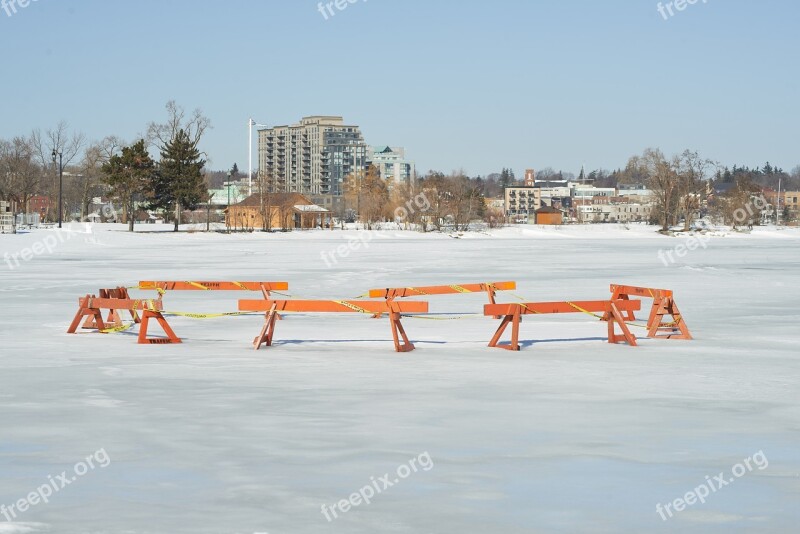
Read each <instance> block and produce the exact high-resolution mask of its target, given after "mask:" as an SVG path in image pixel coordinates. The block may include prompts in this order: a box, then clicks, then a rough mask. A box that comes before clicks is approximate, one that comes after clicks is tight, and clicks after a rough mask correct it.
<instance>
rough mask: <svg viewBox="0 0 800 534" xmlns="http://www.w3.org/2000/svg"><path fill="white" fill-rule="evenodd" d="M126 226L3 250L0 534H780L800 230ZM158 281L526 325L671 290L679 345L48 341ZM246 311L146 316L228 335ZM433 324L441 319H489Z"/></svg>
mask: <svg viewBox="0 0 800 534" xmlns="http://www.w3.org/2000/svg"><path fill="white" fill-rule="evenodd" d="M150 228H151V227H147V228H145V227H142V228H141V229H142V230H145V229H150ZM162 229H167V227H163V228H162ZM122 230H123V228H122V227H119V226H113V225H100V226H95V227H94V228H93V229H92V233H90V234H89V233H84V232H86V229H85V228H84V227H83V226H77V225H75V226H73V227H72V232H71V233H66V234H61V235H59V234H57V233H56V231H55V230H35V231H32V232H29V233H26V234H20V235H11V236H9V235H0V256H2V259H3V263H2V264H0V375H1V376H2V388H1V389H0V403H1V406H2V410H0V472H2V476H0V504H2V505H3V506H4V508H2V509H0V513H2V512H3V511H5V514H7V515H8V516H9V517H11V518H12V519H14V521H13V522H9V521H7V519H8V517H4V516H3V515H0V533H2V534H7V533H15V534H16V533H38V532H52V533H65V534H73V533H127V534H151V533H158V534H162V533H163V534H176V533H178V534H182V533H209V534H237V533H238V534H253V533H269V534H294V533H325V532H336V533H339V532H341V533H376V532H387V533H456V532H459V533H460V532H463V533H510V534H516V533H538V532H542V533H544V532H563V533H576V532H726V533H730V532H787V533H788V532H797V528H798V524H800V505H798V503H799V502H800V448H799V447H798V445H800V407H798V399H800V350H798V349H799V348H800V328H799V326H798V325H800V309H799V308H798V305H800V277H799V276H798V275H800V231H798V230H797V229H787V230H781V231H777V230H775V229H772V230H770V229H756V230H754V231H753V232H752V233H751V234H734V233H725V232H717V233H718V235H716V236H713V237H710V238H705V237H704V239H707V240H705V241H702V242H697V243H695V250H688V249H676V248H675V247H676V246H677V245H679V244H686V243H687V240H686V238H675V237H665V236H660V235H658V234H656V233H655V230H654V228H653V227H638V226H634V227H631V228H629V229H626V228H623V227H616V226H613V225H608V226H605V225H603V226H592V227H572V228H546V229H544V228H537V227H515V228H509V229H504V230H499V231H492V232H491V233H475V234H466V235H464V236H462V237H461V238H459V239H454V238H453V237H452V236H448V235H442V234H425V235H422V234H418V233H411V232H400V231H385V232H372V233H368V234H367V233H357V232H342V231H338V230H337V231H334V232H331V231H311V232H294V233H290V234H271V235H266V234H247V235H245V234H241V235H222V234H204V233H186V232H182V233H180V234H172V233H170V232H156V233H136V234H134V235H130V234H127V233H125V232H123V231H122ZM48 236H49V239H48ZM54 237H55V239H54ZM53 241H56V244H55V245H54V246H53ZM37 245H38V246H37ZM48 245H50V246H48ZM340 245H349V247H344V248H345V249H346V251H347V255H346V256H345V255H343V254H341V253H339V252H337V247H339V246H340ZM690 248H691V247H690ZM48 249H50V250H48ZM25 250H27V251H28V253H27V254H25V257H27V258H28V259H27V260H26V259H23V256H21V254H22V252H23V251H25ZM37 250H38V251H39V253H37V252H36V251H37ZM340 250H342V249H340ZM659 251H661V252H662V254H661V255H659ZM668 251H671V252H673V255H672V258H673V260H674V261H670V260H669V256H668V255H667V254H666V252H668ZM679 252H682V253H683V254H679ZM14 254H16V260H14V259H13V256H12V255H14ZM323 255H324V257H325V258H327V259H323ZM665 258H666V259H665ZM15 262H16V263H15ZM153 279H155V280H159V279H167V280H186V281H190V280H215V279H218V280H237V281H242V280H277V281H284V280H285V281H288V282H289V283H290V290H289V293H291V294H292V295H293V296H295V297H297V298H325V299H342V298H349V297H356V296H358V295H361V294H363V293H364V292H365V291H366V290H368V289H370V288H373V287H387V286H421V285H435V284H454V283H467V282H484V281H504V280H515V281H517V283H518V288H519V289H518V290H517V291H516V292H515V293H516V294H518V295H520V296H522V297H524V298H525V299H527V300H530V301H537V300H538V301H549V300H579V299H583V300H590V299H607V298H608V297H609V284H611V283H625V284H631V285H644V286H652V287H665V288H670V289H673V290H674V291H675V292H676V297H677V302H678V304H679V305H680V308H681V311H682V312H683V314H684V316H685V317H686V320H687V322H688V326H689V327H690V328H691V330H692V334H693V335H694V336H695V340H694V341H678V340H649V339H646V338H644V337H643V332H642V331H641V329H634V332H635V333H637V334H639V335H640V336H642V337H640V346H639V347H636V348H633V347H628V346H626V345H609V344H607V343H606V342H605V338H604V335H605V325H604V324H602V323H599V322H598V321H596V320H595V319H593V318H592V317H589V316H586V315H582V314H572V315H552V316H542V317H527V318H525V320H524V321H523V323H522V328H521V338H522V339H523V340H525V342H524V343H523V348H522V350H521V351H520V352H517V353H512V352H509V351H503V350H499V349H490V348H488V347H487V346H486V345H487V343H488V341H489V339H490V338H491V336H492V334H493V332H494V330H495V329H496V327H497V323H498V321H496V320H493V319H491V318H485V317H482V316H467V317H464V318H461V319H458V320H455V319H454V320H441V321H434V320H423V319H415V318H407V319H405V320H404V321H403V323H404V325H405V328H406V330H407V332H408V334H409V336H410V337H411V338H412V340H413V341H414V343H415V344H416V346H417V350H416V351H414V352H411V353H407V354H397V353H395V352H394V351H393V349H392V341H391V333H390V330H389V324H388V320H387V319H385V318H384V319H382V320H373V319H370V318H368V317H365V316H362V315H358V314H341V315H291V316H288V317H287V318H286V319H285V320H283V321H281V322H279V323H278V324H277V330H276V344H275V346H274V347H272V348H269V349H267V350H262V351H259V352H255V351H253V350H252V348H251V346H250V342H251V340H252V338H253V337H254V336H255V335H256V334H257V333H258V330H259V329H260V327H261V324H262V322H263V318H262V317H261V316H258V315H253V316H244V317H224V318H217V319H207V320H195V319H189V318H185V317H170V318H169V321H170V324H171V325H172V326H173V328H174V329H175V331H176V333H177V334H178V335H179V336H181V337H182V338H183V339H184V344H181V345H162V346H156V345H153V346H140V345H137V344H136V337H135V336H136V332H137V331H136V330H135V329H132V330H128V331H126V332H122V333H116V334H108V335H100V334H96V333H89V332H83V333H81V334H80V335H73V336H70V335H67V334H66V333H65V331H66V329H67V326H68V324H69V323H70V321H71V319H72V317H73V315H74V313H75V311H76V309H77V298H78V296H80V295H85V294H86V293H96V292H97V290H98V289H99V288H101V287H114V286H117V285H126V286H130V285H134V284H136V283H137V282H138V281H139V280H153ZM133 294H135V295H141V296H154V295H153V293H146V292H134V293H133ZM247 296H250V295H247ZM243 297H245V295H243V294H241V293H234V292H173V293H168V294H167V295H166V296H165V297H164V302H165V306H166V308H167V309H168V310H171V311H185V312H225V311H235V310H236V300H237V299H238V298H243ZM428 300H429V302H430V306H431V312H432V313H435V314H448V313H455V314H462V313H478V312H481V311H482V306H483V304H484V297H483V296H481V295H455V296H444V297H441V296H437V297H430V298H428ZM500 300H501V301H515V300H516V299H515V298H514V297H513V296H511V295H508V294H502V293H501V294H500ZM645 306H647V304H645ZM639 315H640V318H641V316H642V315H645V314H643V313H640V314H639ZM436 316H437V317H446V315H436ZM153 332H154V333H159V332H158V329H157V328H153ZM87 458H92V460H91V461H90V460H87ZM745 460H747V462H745ZM90 464H91V465H90ZM64 472H66V480H65V479H64ZM720 473H722V474H723V477H722V478H723V480H725V481H726V483H725V484H724V485H723V484H721V483H720V482H716V484H715V483H714V479H715V477H717V476H719V474H720ZM386 474H388V475H389V476H388V477H386ZM72 479H74V480H72ZM51 481H52V482H51ZM67 482H68V483H67ZM387 482H388V483H389V484H391V486H390V487H389V486H386V483H387ZM708 484H712V486H711V487H712V488H713V491H711V490H709V489H708V488H709V485H708ZM48 486H49V487H50V488H51V489H50V490H47V489H42V488H43V487H45V488H46V487H48ZM701 486H702V487H704V488H705V490H703V489H700V487H701ZM717 486H719V487H717ZM53 488H56V489H53ZM366 488H372V490H366ZM376 488H378V489H376ZM48 492H49V493H51V494H52V495H46V494H47V493H48ZM370 492H371V493H373V494H374V495H372V496H370V495H369V493H370ZM704 493H707V494H708V495H707V496H705V495H703V494H704ZM43 494H45V496H46V497H47V501H49V502H43V501H42V495H43ZM353 494H356V495H353ZM687 494H688V495H687ZM692 495H694V497H695V498H694V499H693V498H692ZM699 496H703V498H702V501H705V502H701V501H700V500H697V497H699ZM366 497H368V498H369V499H368V500H369V501H370V502H369V503H367V502H365V498H366ZM677 499H682V501H679V502H678V503H676V502H675V501H676V500H677ZM34 501H36V502H34ZM690 501H694V502H690ZM681 502H682V503H683V506H682V505H681ZM356 503H358V504H356ZM323 505H325V506H326V507H327V508H326V509H327V512H326V511H325V510H326V509H323V508H322V507H323ZM657 505H661V506H662V507H663V506H666V505H669V508H667V511H666V512H664V511H663V510H664V508H662V512H658V511H657ZM9 507H11V511H9ZM331 509H332V510H333V512H335V513H336V515H335V516H334V515H333V512H331ZM23 510H24V511H23ZM12 512H13V514H15V516H13V517H12ZM326 514H327V518H326ZM328 519H331V520H330V521H329V520H328Z"/></svg>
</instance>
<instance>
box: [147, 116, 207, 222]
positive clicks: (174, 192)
mask: <svg viewBox="0 0 800 534" xmlns="http://www.w3.org/2000/svg"><path fill="white" fill-rule="evenodd" d="M205 164H206V162H205V160H203V159H201V155H200V151H199V150H198V149H197V145H196V144H195V143H194V142H193V141H192V139H191V138H190V137H189V134H188V133H187V132H186V131H185V130H183V129H181V130H178V132H177V133H176V134H175V137H174V138H173V139H172V140H171V141H169V142H168V143H167V144H166V146H164V148H163V149H162V151H161V162H160V163H159V169H158V172H157V173H155V175H154V178H153V181H152V184H151V191H150V193H151V195H152V197H151V202H150V203H151V205H152V206H153V207H154V208H161V209H166V210H171V209H174V210H175V231H176V232H177V231H178V226H179V225H180V222H181V217H180V214H181V210H182V209H189V210H193V209H196V208H197V206H198V204H200V203H201V202H204V201H206V200H207V197H208V191H207V190H206V184H205V180H204V179H203V175H202V172H201V171H202V169H203V166H205Z"/></svg>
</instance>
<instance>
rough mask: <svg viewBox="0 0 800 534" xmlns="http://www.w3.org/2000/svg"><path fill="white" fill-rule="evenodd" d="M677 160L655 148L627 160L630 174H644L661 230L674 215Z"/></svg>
mask: <svg viewBox="0 0 800 534" xmlns="http://www.w3.org/2000/svg"><path fill="white" fill-rule="evenodd" d="M678 166H679V160H678V159H677V158H674V159H673V160H672V161H669V160H667V158H666V157H664V154H663V152H661V150H659V149H657V148H648V149H646V150H645V151H644V152H643V153H642V155H641V156H634V157H632V158H631V159H630V160H629V161H628V168H629V170H630V172H631V174H634V173H635V174H638V175H640V176H646V177H647V182H648V183H649V185H650V189H651V190H652V191H653V194H654V196H655V199H656V209H655V210H654V211H655V215H656V217H657V220H658V221H659V222H660V223H661V231H662V232H666V231H667V230H668V229H669V226H670V223H671V222H672V221H673V219H674V216H675V205H676V204H677V200H676V198H675V197H676V194H677V192H678V174H677V172H676V169H677V168H678Z"/></svg>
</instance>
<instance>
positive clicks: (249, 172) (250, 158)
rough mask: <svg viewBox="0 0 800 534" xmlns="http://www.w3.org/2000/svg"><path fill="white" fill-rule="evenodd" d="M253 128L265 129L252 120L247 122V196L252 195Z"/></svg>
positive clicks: (264, 125) (262, 125) (265, 126)
mask: <svg viewBox="0 0 800 534" xmlns="http://www.w3.org/2000/svg"><path fill="white" fill-rule="evenodd" d="M253 126H257V127H264V128H267V125H266V124H260V123H258V122H256V121H254V120H253V119H252V118H251V119H248V120H247V131H248V133H249V143H248V144H249V147H248V148H247V153H248V158H247V161H248V165H247V196H250V195H252V194H253Z"/></svg>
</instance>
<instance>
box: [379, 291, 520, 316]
mask: <svg viewBox="0 0 800 534" xmlns="http://www.w3.org/2000/svg"><path fill="white" fill-rule="evenodd" d="M512 289H517V283H516V282H483V283H480V284H453V285H446V286H421V287H387V288H384V289H370V290H369V297H370V298H384V299H386V301H387V302H391V301H393V300H394V299H399V298H408V297H427V296H429V295H454V294H458V293H484V292H485V293H486V294H487V295H488V296H489V304H494V303H495V294H496V293H497V292H498V291H509V290H512ZM380 316H381V314H376V315H375V317H380ZM495 319H499V317H495Z"/></svg>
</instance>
